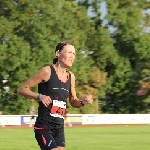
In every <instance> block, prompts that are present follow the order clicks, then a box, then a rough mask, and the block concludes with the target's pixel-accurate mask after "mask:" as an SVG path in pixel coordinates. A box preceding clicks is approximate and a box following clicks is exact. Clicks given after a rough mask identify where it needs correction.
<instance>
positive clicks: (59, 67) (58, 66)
mask: <svg viewBox="0 0 150 150" xmlns="http://www.w3.org/2000/svg"><path fill="white" fill-rule="evenodd" d="M56 67H57V71H58V72H62V73H64V72H65V71H66V69H67V68H66V67H64V66H63V65H61V64H60V63H58V62H57V63H56Z"/></svg>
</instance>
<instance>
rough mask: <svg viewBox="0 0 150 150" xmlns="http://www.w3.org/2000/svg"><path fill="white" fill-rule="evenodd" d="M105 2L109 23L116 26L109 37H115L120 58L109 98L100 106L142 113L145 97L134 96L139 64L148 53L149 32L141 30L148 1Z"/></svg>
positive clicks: (114, 110)
mask: <svg viewBox="0 0 150 150" xmlns="http://www.w3.org/2000/svg"><path fill="white" fill-rule="evenodd" d="M106 2H107V5H108V15H107V18H108V20H109V22H108V25H109V26H113V27H114V28H115V29H116V31H115V32H114V33H113V34H112V35H111V37H112V38H113V39H114V40H115V43H114V48H115V49H116V51H117V52H118V54H119V56H118V57H119V61H118V64H117V65H116V66H115V70H114V69H113V70H114V71H115V72H114V75H113V76H112V78H113V80H112V81H113V84H112V88H111V90H110V91H111V92H110V93H109V96H110V99H109V100H108V101H107V102H106V103H107V105H106V107H104V108H103V109H104V110H105V111H109V109H110V112H112V113H142V112H144V110H145V108H146V107H145V103H144V102H143V99H144V98H145V97H139V96H137V95H136V92H137V90H138V88H139V86H140V85H139V82H138V81H139V79H140V78H141V74H140V73H139V72H141V71H142V66H141V64H143V65H144V64H145V63H146V62H147V61H148V60H149V57H150V46H149V42H148V40H149V35H148V33H145V32H144V31H143V29H144V27H145V18H144V16H143V15H142V10H144V8H145V6H146V5H148V3H147V1H140V0H139V1H131V0H126V1H119V0H118V1H116V0H115V1H113V0H111V1H110V0H108V1H106ZM144 66H145V65H144ZM108 71H109V70H108ZM118 75H119V76H118ZM116 77H117V78H116ZM110 106H112V107H110Z"/></svg>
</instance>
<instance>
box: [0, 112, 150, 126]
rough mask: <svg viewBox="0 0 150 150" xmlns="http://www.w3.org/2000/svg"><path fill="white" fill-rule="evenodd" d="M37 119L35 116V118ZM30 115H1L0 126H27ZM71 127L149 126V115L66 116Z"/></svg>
mask: <svg viewBox="0 0 150 150" xmlns="http://www.w3.org/2000/svg"><path fill="white" fill-rule="evenodd" d="M36 117H37V116H36ZM30 118H31V116H30V115H1V116H0V125H2V126H6V125H19V126H22V125H28V124H29V123H30ZM65 121H66V122H70V123H71V124H72V125H74V124H77V125H109V124H116V125H117V124H141V125H142V124H150V114H68V115H67V118H66V120H65Z"/></svg>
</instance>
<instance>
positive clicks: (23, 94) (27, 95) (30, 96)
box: [17, 88, 39, 100]
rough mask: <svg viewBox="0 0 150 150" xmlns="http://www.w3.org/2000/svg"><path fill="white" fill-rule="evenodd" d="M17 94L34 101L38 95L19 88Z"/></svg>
mask: <svg viewBox="0 0 150 150" xmlns="http://www.w3.org/2000/svg"><path fill="white" fill-rule="evenodd" d="M17 92H18V94H19V95H22V96H24V97H26V98H30V99H34V100H37V97H38V95H39V93H35V92H32V91H31V90H30V89H28V88H19V89H18V91H17Z"/></svg>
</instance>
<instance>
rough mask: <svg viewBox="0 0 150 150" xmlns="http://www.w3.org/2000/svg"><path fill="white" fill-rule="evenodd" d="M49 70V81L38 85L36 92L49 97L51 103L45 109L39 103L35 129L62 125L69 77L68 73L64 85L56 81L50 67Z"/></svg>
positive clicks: (52, 69) (56, 78)
mask: <svg viewBox="0 0 150 150" xmlns="http://www.w3.org/2000/svg"><path fill="white" fill-rule="evenodd" d="M50 69H51V77H50V79H49V80H48V81H47V82H42V83H40V84H39V85H38V92H39V93H40V94H42V95H47V96H50V98H51V99H52V103H51V104H50V105H49V106H48V107H45V106H44V105H43V103H42V102H39V107H38V117H37V119H36V123H35V127H44V128H51V127H52V125H54V124H64V116H65V112H66V102H67V101H66V100H67V98H68V96H69V89H70V83H71V75H70V73H69V72H68V80H67V81H66V82H65V83H64V82H62V81H60V80H59V79H58V76H57V74H56V71H55V69H54V68H53V66H52V65H51V66H50Z"/></svg>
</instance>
